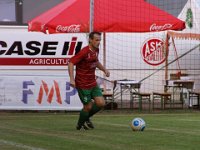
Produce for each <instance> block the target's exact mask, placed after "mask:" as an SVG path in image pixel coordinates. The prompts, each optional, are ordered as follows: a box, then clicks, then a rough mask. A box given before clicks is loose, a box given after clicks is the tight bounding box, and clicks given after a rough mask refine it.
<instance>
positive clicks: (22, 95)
mask: <svg viewBox="0 0 200 150" xmlns="http://www.w3.org/2000/svg"><path fill="white" fill-rule="evenodd" d="M68 81H69V79H67V78H66V77H64V76H63V77H62V76H57V77H56V76H51V77H49V76H8V77H7V76H1V77H0V109H1V110H7V109H8V110H80V109H81V108H82V104H81V102H80V100H79V97H78V94H77V90H76V89H74V88H72V87H70V84H69V82H68Z"/></svg>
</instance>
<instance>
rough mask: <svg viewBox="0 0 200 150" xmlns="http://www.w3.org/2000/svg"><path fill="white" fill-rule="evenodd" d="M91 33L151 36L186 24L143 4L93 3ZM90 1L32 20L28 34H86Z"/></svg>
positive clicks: (127, 0)
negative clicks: (127, 33)
mask: <svg viewBox="0 0 200 150" xmlns="http://www.w3.org/2000/svg"><path fill="white" fill-rule="evenodd" d="M93 18H94V22H93V30H94V31H99V32H152V31H164V30H182V29H184V28H185V22H183V21H181V20H179V19H177V18H176V17H174V16H172V15H170V14H168V13H166V12H164V11H163V10H161V9H159V8H157V7H155V6H153V5H151V4H149V3H147V2H145V1H144V0H134V1H133V0H94V17H93ZM89 21H90V0H66V1H64V2H62V3H60V4H59V5H57V6H55V7H54V8H52V9H50V10H49V11H47V12H45V13H43V14H41V15H40V16H38V17H36V18H34V19H32V20H31V21H30V22H29V23H28V25H29V31H39V32H44V33H46V32H47V33H72V32H89Z"/></svg>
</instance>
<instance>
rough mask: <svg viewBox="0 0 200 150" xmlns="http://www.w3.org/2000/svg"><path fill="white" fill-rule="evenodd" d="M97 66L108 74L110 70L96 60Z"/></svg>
mask: <svg viewBox="0 0 200 150" xmlns="http://www.w3.org/2000/svg"><path fill="white" fill-rule="evenodd" d="M97 68H98V69H99V70H101V71H103V72H104V73H105V75H106V77H109V76H110V72H109V71H108V70H107V69H106V68H105V67H104V66H103V65H102V64H101V63H100V62H99V61H98V62H97Z"/></svg>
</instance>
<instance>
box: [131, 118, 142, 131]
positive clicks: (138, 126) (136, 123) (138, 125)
mask: <svg viewBox="0 0 200 150" xmlns="http://www.w3.org/2000/svg"><path fill="white" fill-rule="evenodd" d="M145 126H146V123H145V121H144V120H143V119H142V118H134V119H133V120H132V121H131V128H132V130H133V131H144V129H145Z"/></svg>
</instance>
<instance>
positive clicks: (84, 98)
mask: <svg viewBox="0 0 200 150" xmlns="http://www.w3.org/2000/svg"><path fill="white" fill-rule="evenodd" d="M78 94H79V97H80V100H81V102H82V103H83V109H82V110H81V111H80V114H79V119H78V123H77V126H76V129H77V130H81V129H85V130H87V129H88V128H87V127H86V126H85V125H84V123H85V121H86V120H88V117H89V112H90V110H91V108H92V100H91V95H90V94H91V90H82V89H78Z"/></svg>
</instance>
